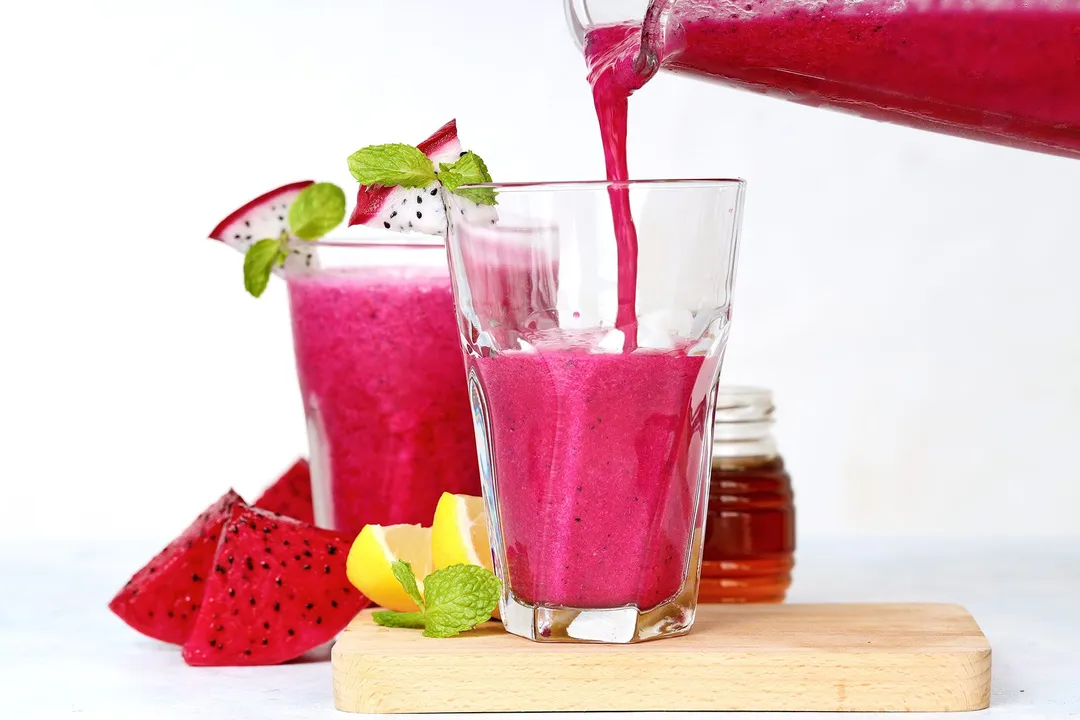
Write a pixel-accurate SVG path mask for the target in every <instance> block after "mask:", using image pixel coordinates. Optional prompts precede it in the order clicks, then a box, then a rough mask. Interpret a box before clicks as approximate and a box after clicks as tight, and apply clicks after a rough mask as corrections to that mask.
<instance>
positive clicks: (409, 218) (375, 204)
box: [349, 120, 498, 236]
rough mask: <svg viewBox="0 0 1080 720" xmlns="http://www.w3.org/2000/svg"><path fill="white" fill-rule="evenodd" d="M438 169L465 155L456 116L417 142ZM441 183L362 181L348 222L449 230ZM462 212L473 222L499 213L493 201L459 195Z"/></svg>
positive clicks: (428, 231)
mask: <svg viewBox="0 0 1080 720" xmlns="http://www.w3.org/2000/svg"><path fill="white" fill-rule="evenodd" d="M416 147H417V148H419V149H420V152H422V153H424V154H425V155H427V156H428V157H429V158H430V159H431V161H432V162H433V163H434V164H435V169H436V170H438V168H439V163H453V162H454V161H455V160H457V159H458V158H459V157H461V156H462V155H464V152H463V151H462V149H461V142H460V141H459V140H458V134H457V120H451V121H450V122H448V123H446V124H445V125H443V126H442V127H441V128H439V129H438V130H436V131H435V133H434V134H433V135H432V136H431V137H429V138H427V139H426V140H424V141H423V142H421V143H420V144H419V145H417V146H416ZM443 192H444V190H443V187H442V183H440V182H438V181H435V182H434V183H432V184H431V185H428V186H427V187H425V188H402V187H382V186H371V187H368V186H366V185H361V186H360V189H359V190H357V193H356V206H355V207H354V208H353V212H352V215H351V216H350V218H349V225H350V226H352V225H366V226H368V227H373V228H381V229H384V230H393V231H395V232H418V233H424V234H426V235H438V236H442V235H445V234H446V207H445V204H444V200H443V197H442V193H443ZM459 202H460V207H461V212H462V213H463V214H468V216H469V219H470V221H471V222H489V221H490V222H495V221H496V220H497V219H498V215H497V214H496V212H495V208H494V207H493V206H490V205H477V204H476V203H473V202H471V201H469V200H466V199H465V198H459Z"/></svg>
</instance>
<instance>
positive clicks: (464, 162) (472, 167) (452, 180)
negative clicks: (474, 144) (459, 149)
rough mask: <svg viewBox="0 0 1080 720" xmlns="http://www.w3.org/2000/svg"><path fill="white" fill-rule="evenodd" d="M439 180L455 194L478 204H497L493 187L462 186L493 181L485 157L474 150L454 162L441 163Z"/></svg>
mask: <svg viewBox="0 0 1080 720" xmlns="http://www.w3.org/2000/svg"><path fill="white" fill-rule="evenodd" d="M439 180H440V181H441V182H442V184H443V185H444V186H446V189H447V190H449V191H450V192H452V193H454V194H455V195H460V196H461V197H463V198H468V199H469V200H472V201H473V202H474V203H477V204H478V205H495V204H496V201H495V196H496V194H497V193H496V192H495V190H494V189H492V188H461V189H459V188H460V186H461V185H479V184H482V183H489V182H491V173H489V172H488V169H487V165H486V164H485V163H484V161H483V159H481V157H480V156H479V155H477V154H476V153H474V152H473V151H472V150H470V151H469V152H467V153H465V154H464V155H462V156H461V157H459V158H458V159H457V160H455V161H454V162H453V163H449V164H447V163H440V164H439Z"/></svg>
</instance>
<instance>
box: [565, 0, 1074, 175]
mask: <svg viewBox="0 0 1080 720" xmlns="http://www.w3.org/2000/svg"><path fill="white" fill-rule="evenodd" d="M565 7H566V12H567V17H568V19H569V22H570V28H571V31H572V32H573V34H574V37H575V39H576V40H577V42H578V45H579V47H581V48H582V49H583V50H584V52H585V54H586V56H587V57H588V58H589V59H590V65H591V67H592V70H593V73H594V75H595V73H596V72H598V71H600V70H607V71H612V72H616V73H621V74H622V79H621V80H620V84H622V85H623V86H625V87H628V88H629V89H636V88H637V87H640V86H641V85H642V84H643V83H644V82H645V81H646V80H648V79H649V77H651V76H652V75H653V74H655V73H656V71H657V70H659V69H665V70H669V71H671V72H675V73H680V74H687V75H693V76H697V77H703V78H706V79H712V80H715V81H718V82H721V83H725V84H728V85H731V86H734V87H738V88H743V89H747V90H753V91H756V92H761V93H765V94H768V95H773V96H776V97H781V98H784V99H787V100H793V101H795V102H798V103H802V104H804V105H811V106H818V107H827V108H831V109H834V110H841V111H845V112H850V113H854V114H857V115H860V116H862V117H866V118H870V119H874V120H881V121H887V122H893V123H898V124H902V125H907V126H910V127H916V128H921V129H924V130H932V131H936V132H940V133H946V134H950V135H956V136H960V137H966V138H971V139H976V140H982V141H986V142H992V143H996V144H1000V145H1007V146H1011V147H1017V148H1023V149H1027V150H1035V151H1039V152H1044V153H1049V154H1055V155H1064V156H1069V157H1080V0H652V2H647V1H646V0H565Z"/></svg>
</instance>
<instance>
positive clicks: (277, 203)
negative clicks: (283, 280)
mask: <svg viewBox="0 0 1080 720" xmlns="http://www.w3.org/2000/svg"><path fill="white" fill-rule="evenodd" d="M314 182H315V181H314V180H302V181H300V182H295V183H290V184H289V185H282V186H281V187H279V188H277V189H276V190H271V191H270V192H268V193H264V194H262V195H260V196H259V197H257V198H255V199H254V200H252V201H251V202H249V203H247V204H246V205H244V206H243V207H242V208H240V209H239V210H236V211H234V212H233V213H232V214H230V215H229V217H227V218H225V219H224V220H222V221H221V222H220V223H218V226H217V227H216V228H214V229H213V230H212V231H211V232H210V237H211V238H212V239H214V240H220V241H221V242H223V243H225V244H226V245H228V246H229V247H231V248H234V249H236V250H239V251H240V253H241V254H243V253H246V252H247V250H248V248H249V247H251V245H252V243H256V242H258V241H259V240H262V239H263V238H276V237H279V236H280V235H281V232H282V231H283V230H284V231H286V232H288V230H289V206H290V205H292V203H293V201H294V200H296V196H297V195H299V194H300V191H301V190H303V189H304V188H306V187H307V186H308V185H312V184H314ZM311 267H318V258H317V257H316V255H315V247H314V246H313V245H311V244H310V243H306V242H304V241H303V240H297V239H295V238H293V239H290V241H289V257H288V259H287V260H286V261H285V268H286V269H289V270H292V269H297V270H299V269H302V268H311ZM274 272H275V273H277V274H278V275H283V274H284V273H283V269H282V268H274Z"/></svg>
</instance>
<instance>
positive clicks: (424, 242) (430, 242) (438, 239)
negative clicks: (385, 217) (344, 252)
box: [301, 233, 446, 250]
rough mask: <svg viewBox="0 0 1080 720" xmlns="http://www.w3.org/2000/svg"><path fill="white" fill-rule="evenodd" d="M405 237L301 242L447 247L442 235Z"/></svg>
mask: <svg viewBox="0 0 1080 720" xmlns="http://www.w3.org/2000/svg"><path fill="white" fill-rule="evenodd" d="M394 234H395V235H399V236H400V235H402V233H394ZM405 237H407V238H410V239H403V238H400V237H398V238H387V239H385V240H383V239H380V238H320V239H318V240H302V241H301V242H302V243H303V244H304V245H311V246H313V247H333V248H370V249H380V248H382V249H387V250H434V249H445V248H446V239H445V238H444V237H443V236H442V235H426V234H424V233H415V234H413V235H407V236H405ZM412 238H415V239H412Z"/></svg>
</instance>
